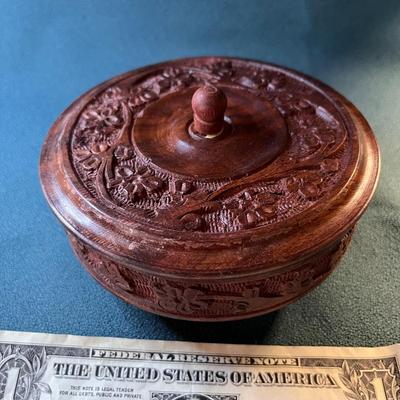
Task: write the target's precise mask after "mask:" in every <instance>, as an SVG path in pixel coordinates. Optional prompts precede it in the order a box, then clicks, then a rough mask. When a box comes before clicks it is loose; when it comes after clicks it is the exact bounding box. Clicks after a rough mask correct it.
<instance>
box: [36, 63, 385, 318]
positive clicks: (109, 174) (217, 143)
mask: <svg viewBox="0 0 400 400" xmlns="http://www.w3.org/2000/svg"><path fill="white" fill-rule="evenodd" d="M378 173H379V151H378V146H377V144H376V141H375V139H374V136H373V133H372V131H371V129H370V127H369V126H368V124H367V122H366V120H365V119H364V118H363V117H362V115H361V114H360V112H359V111H358V110H357V109H356V108H355V107H354V106H353V105H352V104H351V103H350V102H349V101H348V100H346V99H345V98H344V97H343V96H341V95H340V94H338V93H337V92H335V91H334V90H333V89H331V88H330V87H328V86H326V85H324V84H322V83H321V82H318V81H316V80H314V79H312V78H310V77H307V76H304V75H302V74H300V73H298V72H295V71H292V70H288V69H286V68H282V67H278V66H275V65H270V64H266V63H261V62H255V61H248V60H241V59H236V58H225V57H208V58H207V57H205V58H188V59H182V60H177V61H173V62H166V63H162V64H158V65H152V66H148V67H145V68H141V69H138V70H135V71H132V72H128V73H126V74H123V75H120V76H118V77H116V78H113V79H111V80H109V81H107V82H105V83H103V84H101V85H99V86H97V87H95V88H94V89H92V90H90V91H89V92H87V93H86V94H84V95H83V96H81V97H80V98H79V99H78V100H76V101H75V102H74V103H73V104H72V105H71V106H70V107H69V108H68V109H67V110H66V111H65V112H63V113H62V114H61V116H60V117H59V118H58V119H57V121H56V122H55V124H54V125H53V127H52V128H51V129H50V132H49V135H48V137H47V139H46V141H45V143H44V146H43V151H42V157H41V164H40V174H41V181H42V185H43V190H44V193H45V195H46V197H47V200H48V202H49V204H50V206H51V208H52V209H53V211H54V212H55V214H56V215H57V217H58V218H59V219H60V221H61V222H62V224H63V225H64V227H65V229H66V232H67V234H68V236H69V239H70V241H71V243H72V246H73V248H74V250H75V253H76V255H77V256H78V258H79V259H80V261H81V262H82V264H83V265H84V266H85V267H86V269H87V270H88V271H89V272H90V273H91V274H92V275H93V277H94V278H95V279H96V280H97V281H98V282H99V283H101V284H102V285H103V286H104V287H105V288H107V289H108V290H110V291H111V292H112V293H114V294H116V295H117V296H119V297H121V298H122V299H124V300H126V301H127V302H129V303H131V304H134V305H136V306H138V307H141V308H143V309H145V310H148V311H150V312H154V313H158V314H161V315H165V316H169V317H173V318H183V319H191V320H197V321H207V320H232V319H240V318H247V317H252V316H255V315H259V314H263V313H267V312H270V311H273V310H276V309H278V308H281V307H283V306H285V305H286V304H289V303H291V302H293V301H294V300H296V299H298V298H299V297H300V296H303V295H304V294H305V293H306V292H308V291H309V290H310V289H312V288H314V287H315V286H317V285H318V284H320V283H321V282H322V281H323V280H324V279H325V278H326V277H327V276H328V275H329V274H330V272H331V271H332V270H333V268H334V267H335V266H336V264H337V263H338V261H339V259H340V258H341V256H342V255H343V253H344V252H345V250H346V247H347V246H348V244H349V241H350V238H351V233H352V231H353V228H354V225H355V223H356V222H357V220H358V219H359V218H360V216H361V214H362V213H363V212H364V210H365V209H366V207H367V205H368V203H369V201H370V199H371V196H372V194H373V192H374V189H375V186H376V183H377V178H378Z"/></svg>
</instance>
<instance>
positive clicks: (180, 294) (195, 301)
mask: <svg viewBox="0 0 400 400" xmlns="http://www.w3.org/2000/svg"><path fill="white" fill-rule="evenodd" d="M154 292H155V294H156V296H157V298H158V304H159V306H160V307H161V308H163V309H164V310H166V311H170V312H178V313H182V314H192V313H194V312H196V311H200V310H205V309H207V307H208V304H207V302H206V301H205V299H203V297H204V293H203V292H202V291H201V290H198V289H193V288H180V287H173V286H171V285H169V284H167V283H164V284H160V285H158V286H157V287H155V288H154Z"/></svg>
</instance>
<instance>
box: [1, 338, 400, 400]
mask: <svg viewBox="0 0 400 400" xmlns="http://www.w3.org/2000/svg"><path fill="white" fill-rule="evenodd" d="M399 357H400V346H399V345H393V346H388V347H380V348H346V347H343V348H335V347H283V346H247V345H227V344H224V345H221V344H205V343H203V344H201V343H188V342H166V341H148V340H130V339H116V338H97V337H79V336H66V335H50V334H38V333H22V332H20V333H18V332H6V331H4V332H1V331H0V399H4V400H27V399H33V400H48V399H60V400H82V399H95V400H98V399H124V400H131V399H143V400H239V399H240V400H247V399H271V400H274V399H279V400H282V399H289V400H291V399H293V400H294V399H296V400H298V399H305V400H308V399H310V400H316V399H324V400H326V399H343V400H369V399H371V400H375V399H376V400H399V399H400V390H399V382H400V375H399Z"/></svg>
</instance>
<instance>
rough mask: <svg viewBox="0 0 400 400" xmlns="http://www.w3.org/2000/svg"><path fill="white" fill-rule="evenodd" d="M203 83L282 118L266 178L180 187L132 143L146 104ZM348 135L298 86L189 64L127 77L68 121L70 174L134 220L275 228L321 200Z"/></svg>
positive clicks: (255, 71) (308, 89)
mask: <svg viewBox="0 0 400 400" xmlns="http://www.w3.org/2000/svg"><path fill="white" fill-rule="evenodd" d="M132 82H133V83H132ZM212 82H214V83H215V82H218V83H222V84H224V85H232V86H235V87H237V86H241V87H243V88H244V89H245V90H250V91H252V92H254V93H255V94H256V95H257V96H260V97H264V98H265V99H266V100H267V101H269V102H271V103H272V104H273V105H274V106H275V107H276V108H277V109H278V110H279V112H280V113H281V115H282V116H283V117H284V118H285V120H286V124H287V127H288V130H289V133H290V146H289V147H288V149H287V151H286V152H284V153H283V154H281V155H280V157H279V158H278V159H277V160H275V161H274V162H272V163H271V165H270V166H269V169H268V168H266V169H265V176H264V177H262V176H260V178H259V179H256V180H254V179H253V178H252V176H249V177H244V178H243V179H238V180H237V182H238V183H237V188H234V187H233V188H232V186H233V184H234V183H235V182H233V183H232V182H230V181H229V180H226V181H224V180H221V181H209V180H201V179H192V180H184V179H182V178H181V177H177V176H175V175H173V174H172V173H170V172H168V171H164V170H159V169H155V167H154V165H153V164H152V163H151V160H147V159H145V158H144V157H143V156H141V155H140V154H138V153H137V151H136V149H135V147H134V143H133V142H132V138H131V130H132V126H133V123H134V120H135V118H137V117H140V115H141V112H142V111H143V110H144V108H145V107H147V105H149V104H150V103H152V102H155V101H157V100H158V99H160V98H161V97H162V96H164V95H167V94H168V93H171V92H174V91H178V90H181V89H183V88H186V87H197V86H199V85H200V84H204V83H212ZM124 109H125V110H126V109H128V110H129V112H130V113H131V117H132V118H131V119H130V117H129V118H128V117H127V113H126V111H125V112H124ZM347 135H348V133H347V132H346V129H345V127H344V124H343V122H342V120H341V116H340V114H339V113H338V111H337V109H335V107H334V106H333V105H332V104H331V103H330V101H329V99H327V98H326V97H323V96H321V95H320V94H319V93H318V92H317V91H316V90H315V89H314V88H313V87H312V86H309V85H307V84H306V83H305V82H303V81H300V80H298V79H297V78H295V77H293V76H291V75H289V74H286V73H285V72H283V71H277V70H275V69H273V68H270V67H268V66H265V67H261V66H260V67H256V66H246V67H244V66H243V65H242V64H240V63H235V62H233V61H232V60H217V61H215V62H212V63H207V62H205V63H203V62H202V61H201V60H198V61H196V62H195V63H194V64H193V65H192V64H190V62H189V61H188V63H187V65H186V64H185V63H183V64H182V65H180V66H179V67H168V68H165V69H161V70H157V71H156V72H154V73H153V74H149V75H148V76H146V77H145V78H143V79H141V80H139V81H136V80H134V81H132V80H130V78H129V77H128V78H126V79H125V80H122V81H120V82H119V83H118V84H116V85H112V86H110V87H109V88H108V89H106V90H105V91H104V92H103V93H100V94H99V95H97V96H95V97H94V98H93V100H92V101H91V102H89V104H88V105H87V106H86V107H85V108H84V110H83V111H82V113H81V115H80V116H79V118H78V120H77V123H76V126H75V129H74V131H73V134H72V140H71V147H72V149H71V150H72V159H73V164H74V167H75V170H76V172H77V174H78V176H79V177H80V178H81V179H82V181H83V183H84V184H85V185H86V186H87V187H88V189H89V191H90V193H91V194H92V195H93V196H94V197H95V198H98V199H100V201H102V200H101V199H104V198H106V199H107V201H109V199H111V200H112V201H113V202H114V203H116V204H117V205H118V206H119V207H123V208H124V209H125V210H127V211H128V212H129V213H131V215H132V217H133V218H135V217H138V218H146V219H147V220H149V221H150V222H151V223H153V224H161V225H164V226H168V227H169V228H172V229H177V230H189V231H201V232H204V233H224V232H235V231H238V230H242V229H252V228H255V227H259V226H264V225H270V224H274V223H277V222H280V221H283V220H286V219H288V218H290V217H292V216H294V215H296V214H298V213H301V212H302V211H304V210H306V209H307V208H310V207H313V206H314V205H315V204H317V203H318V202H319V201H322V199H323V198H324V196H327V195H328V194H330V193H332V192H333V191H334V190H335V189H336V187H337V186H340V179H341V177H342V174H343V172H344V171H345V170H346V165H347V162H348V159H349V154H350V151H351V149H350V144H349V140H348V137H347ZM269 171H273V172H269ZM225 187H226V188H227V189H226V192H227V193H225ZM215 192H216V194H214V195H212V194H213V193H215ZM211 195H212V196H211ZM204 201H206V202H207V205H206V206H203V204H202V203H203V202H204Z"/></svg>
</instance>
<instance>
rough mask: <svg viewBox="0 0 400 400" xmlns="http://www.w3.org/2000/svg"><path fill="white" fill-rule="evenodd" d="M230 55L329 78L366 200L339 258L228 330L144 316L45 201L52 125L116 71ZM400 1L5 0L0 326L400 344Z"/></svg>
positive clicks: (1, 25)
mask: <svg viewBox="0 0 400 400" xmlns="http://www.w3.org/2000/svg"><path fill="white" fill-rule="evenodd" d="M195 55H230V56H241V57H247V58H255V59H260V60H264V61H270V62H274V63H278V64H283V65H286V66H289V67H292V68H295V69H297V70H300V71H302V72H305V73H307V74H311V75H314V76H315V77H317V78H319V79H321V80H323V81H325V82H326V83H328V84H330V85H331V86H333V87H334V88H336V89H337V90H338V91H340V92H341V93H342V94H344V95H345V96H347V97H348V98H349V99H350V100H351V101H352V102H353V103H354V104H356V105H357V106H358V107H359V109H360V110H361V112H362V113H363V114H364V115H365V117H366V118H367V119H368V121H369V122H370V124H371V126H372V128H373V130H374V132H375V133H376V136H377V139H378V142H379V144H380V147H381V151H382V174H381V180H380V184H379V187H378V190H377V193H376V195H375V197H374V199H373V201H372V203H371V205H370V207H369V209H368V210H367V212H366V214H365V215H364V217H363V218H362V219H361V221H360V223H359V224H358V229H357V231H356V233H355V236H354V240H353V242H352V245H351V246H350V249H349V251H348V253H347V254H346V256H345V258H344V260H343V261H342V262H341V264H340V266H339V267H338V269H337V270H336V271H335V272H334V273H333V274H332V276H331V277H330V278H329V279H328V280H327V281H326V282H325V283H323V284H322V285H321V286H320V287H318V288H317V289H316V290H315V291H313V292H312V293H310V294H309V295H307V296H306V297H304V298H303V299H302V300H300V301H298V302H297V303H295V304H293V305H290V306H288V307H287V308H285V309H283V310H282V311H279V312H276V313H273V314H271V315H267V316H265V317H260V318H257V319H252V320H248V321H241V322H240V321H239V322H235V323H225V324H222V323H219V324H200V323H197V324H196V323H188V322H182V321H174V320H169V319H166V318H161V317H158V316H154V315H151V314H148V313H145V312H143V311H140V310H138V309H136V308H134V307H132V306H129V305H127V304H125V303H124V302H122V301H121V300H119V299H117V298H116V297H114V296H113V295H111V294H109V293H108V292H106V291H105V290H104V289H102V288H101V287H100V286H99V285H97V284H96V283H95V282H94V281H93V279H92V278H91V277H89V276H88V275H87V274H86V272H85V271H84V270H83V268H82V267H81V266H80V265H79V264H78V262H77V260H76V259H75V256H74V255H73V253H72V250H71V249H70V248H69V245H68V243H67V239H66V236H65V234H64V232H63V230H62V227H61V225H60V224H59V223H58V222H57V221H56V218H55V217H54V216H53V215H52V213H51V211H50V209H49V208H48V207H47V204H46V202H45V200H44V197H43V195H42V192H41V189H40V184H39V178H38V163H39V154H40V149H41V145H42V143H43V140H44V138H45V135H46V132H47V130H48V129H49V127H50V125H51V124H52V122H53V121H54V120H55V118H56V117H57V116H58V114H60V113H61V112H62V111H63V110H64V108H65V107H67V106H68V105H69V104H70V103H71V102H72V101H73V100H74V99H75V98H76V97H78V96H79V95H80V94H81V93H82V92H84V91H86V90H87V89H89V88H90V87H92V86H94V85H95V84H97V83H99V82H101V81H103V80H105V79H108V78H110V77H111V76H113V75H116V74H119V73H122V72H124V71H127V70H130V69H134V68H136V67H139V66H143V65H146V64H151V63H155V62H159V61H163V60H167V59H173V58H178V57H184V56H195ZM399 98H400V2H399V1H398V0H393V1H371V0H353V1H343V0H331V1H322V0H321V1H318V0H298V1H290V0H279V1H278V0H277V1H262V0H260V1H255V0H248V1H241V0H238V1H222V0H214V1H199V0H197V1H196V0H194V1H189V0H187V1H184V0H181V1H171V0H164V1H155V0H151V1H150V0H143V1H122V0H120V1H117V0H114V1H105V0H104V1H101V0H97V1H94V0H93V1H78V0H74V1H71V0H69V1H60V0H57V1H44V0H35V1H26V0H25V1H24V0H23V1H19V0H18V1H17V0H13V1H8V0H0V140H1V142H0V149H1V150H0V219H1V220H0V221H1V222H0V329H8V330H26V331H43V332H54V333H70V334H81V335H99V336H120V337H131V338H147V339H177V340H192V341H208V342H237V343H269V344H282V345H284V344H297V345H359V346H368V345H380V344H388V343H393V342H400V302H399V299H400V294H399V293H400V273H399V256H400V191H399V177H400V174H399V158H400V157H399V153H400V145H399V143H400V134H399V124H400V101H399Z"/></svg>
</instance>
